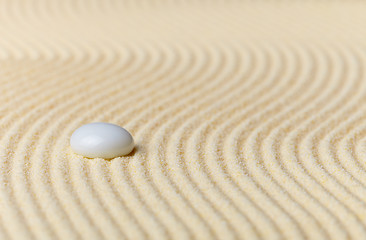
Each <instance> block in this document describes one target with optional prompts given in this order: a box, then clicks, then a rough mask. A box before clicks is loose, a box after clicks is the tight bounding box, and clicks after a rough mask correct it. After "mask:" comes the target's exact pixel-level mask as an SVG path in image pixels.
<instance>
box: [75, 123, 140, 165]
mask: <svg viewBox="0 0 366 240" xmlns="http://www.w3.org/2000/svg"><path fill="white" fill-rule="evenodd" d="M70 145H71V148H72V150H73V151H74V152H75V153H77V154H80V155H82V156H84V157H88V158H106V159H111V158H115V157H120V156H123V155H127V154H129V153H130V152H131V151H132V150H133V148H134V146H135V144H134V141H133V138H132V136H131V134H130V133H129V132H128V131H127V130H126V129H124V128H122V127H120V126H118V125H115V124H111V123H102V122H97V123H89V124H86V125H83V126H81V127H79V128H78V129H76V130H75V132H74V133H73V134H72V136H71V138H70Z"/></svg>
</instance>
